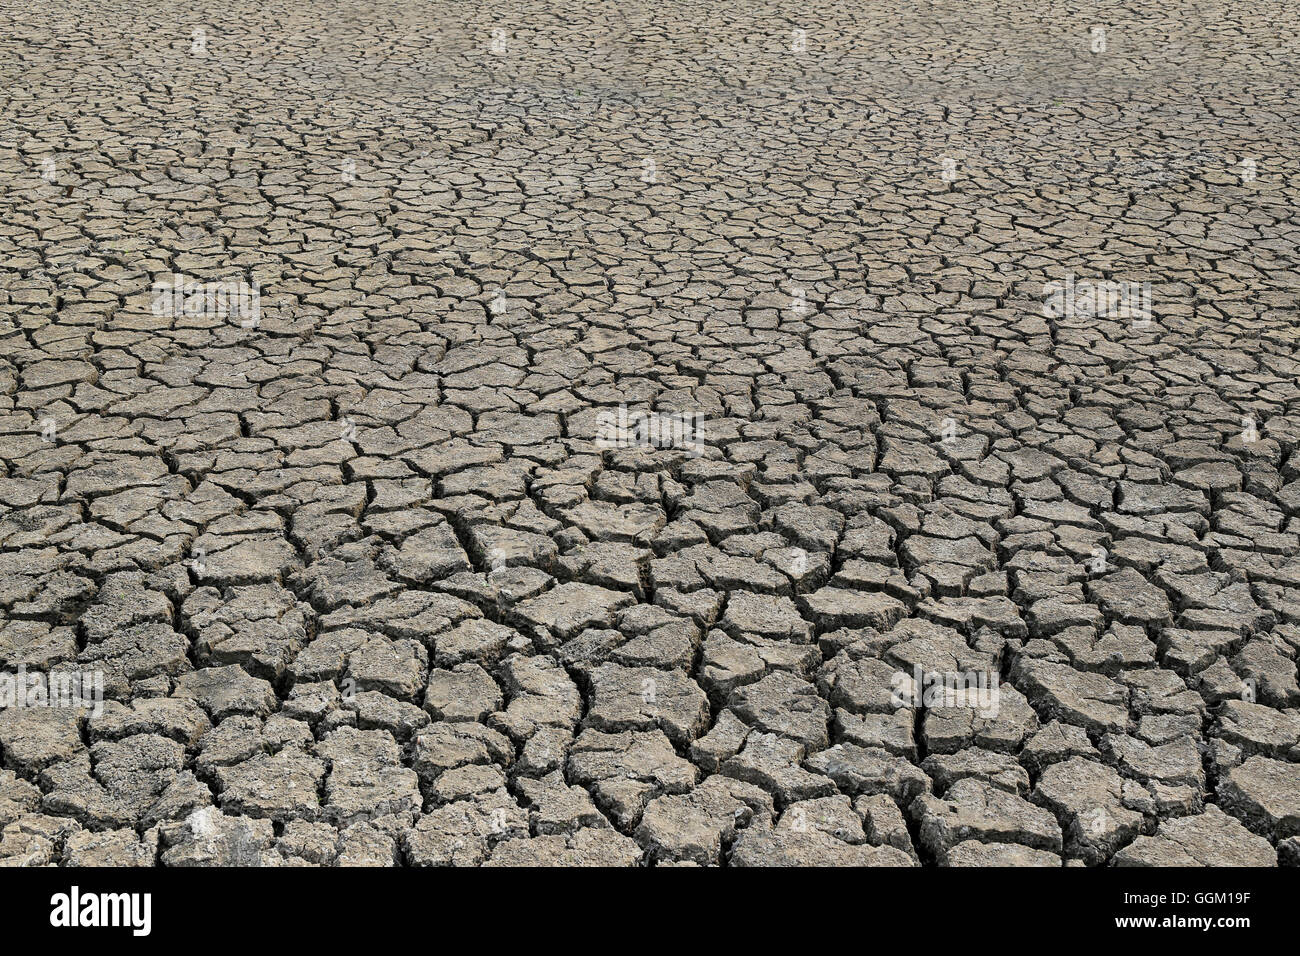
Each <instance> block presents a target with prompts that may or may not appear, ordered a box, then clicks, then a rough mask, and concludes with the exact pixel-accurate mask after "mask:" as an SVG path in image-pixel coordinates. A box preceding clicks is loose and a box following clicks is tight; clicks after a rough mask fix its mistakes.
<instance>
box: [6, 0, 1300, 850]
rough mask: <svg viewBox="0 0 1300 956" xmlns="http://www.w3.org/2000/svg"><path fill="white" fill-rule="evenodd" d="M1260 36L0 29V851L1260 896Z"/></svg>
mask: <svg viewBox="0 0 1300 956" xmlns="http://www.w3.org/2000/svg"><path fill="white" fill-rule="evenodd" d="M1295 11H1296V8H1295V5H1294V4H1290V3H1280V2H1274V0H1262V2H1254V3H1225V2H1202V3H1193V2H1181V0H1171V2H1159V3H1157V2H1149V0H1140V2H1136V3H1125V4H1115V3H1108V2H1103V3H1099V4H1080V3H1065V4H1047V3H1042V2H1029V0H1008V2H1002V3H994V2H988V0H965V2H951V3H908V4H896V5H895V4H889V5H886V4H879V3H865V2H849V0H810V2H807V3H803V4H794V3H788V2H787V3H779V2H757V3H735V2H727V0H723V2H709V3H681V2H664V3H643V4H636V3H631V2H622V0H620V2H613V0H605V2H596V0H566V2H563V3H559V2H553V3H547V2H522V3H510V4H502V5H500V6H493V5H491V4H451V3H445V2H433V3H418V4H417V3H409V2H402V3H398V2H391V0H381V2H372V3H359V2H354V0H328V2H317V3H289V2H286V0H269V2H256V3H255V2H251V0H227V2H220V0H214V2H205V0H200V2H197V3H157V2H151V3H133V4H122V3H108V2H102V0H50V2H48V3H40V4H27V3H24V4H20V3H15V2H12V0H7V2H5V3H4V4H3V7H2V8H0V80H2V82H0V671H3V672H4V673H5V674H7V675H14V674H17V673H19V672H20V669H21V671H22V672H24V673H26V674H27V675H32V674H36V675H48V674H50V673H56V672H72V671H77V672H83V671H84V672H91V673H96V674H98V675H100V676H101V677H102V681H103V691H104V697H105V700H104V702H103V706H102V708H101V709H99V711H98V712H96V710H95V709H94V708H91V709H87V708H73V707H66V706H63V707H50V706H21V707H20V706H17V705H16V704H15V705H14V706H9V707H8V708H7V709H5V710H4V711H3V712H0V831H2V835H0V858H2V861H3V862H4V863H6V864H17V865H21V864H28V865H43V864H49V863H54V864H107V865H128V864H129V865H162V866H185V865H207V864H236V865H261V866H288V865H303V864H310V865H360V864H369V865H374V864H379V865H392V864H396V865H403V866H430V865H444V864H454V865H463V866H474V865H481V864H489V865H501V864H505V865H511V864H536V863H549V864H565V865H588V864H604V865H667V864H679V863H695V864H704V865H712V864H720V865H727V866H755V865H774V864H790V863H804V864H839V865H849V866H896V865H897V866H909V865H923V866H936V865H972V864H975V865H979V864H990V863H996V864H1011V865H1016V866H1030V865H1034V866H1038V865H1047V866H1064V865H1080V864H1082V865H1089V866H1097V865H1113V864H1128V865H1132V864H1138V865H1141V864H1150V863H1178V864H1188V865H1222V864H1249V865H1276V864H1279V863H1281V864H1287V863H1295V862H1296V861H1297V857H1298V856H1300V836H1298V835H1297V834H1300V709H1298V708H1300V687H1298V686H1297V681H1296V657H1297V652H1298V649H1300V628H1298V627H1297V624H1300V452H1298V450H1297V446H1298V444H1300V390H1298V387H1297V380H1298V375H1300V361H1298V360H1297V354H1296V351H1297V342H1298V341H1300V339H1298V338H1297V331H1298V329H1300V323H1298V322H1297V314H1296V308H1297V262H1296V252H1297V245H1298V243H1300V223H1298V221H1297V200H1298V199H1300V189H1298V188H1297V182H1298V181H1297V178H1296V177H1297V173H1298V172H1300V169H1298V167H1300V160H1298V159H1297V157H1300V132H1298V130H1300V124H1298V123H1297V119H1298V118H1297V115H1296V112H1297V111H1296V103H1297V100H1296V84H1297V75H1298V73H1300V71H1298V70H1297V65H1298V59H1297V29H1296V26H1295V18H1294V14H1295ZM1094 28H1101V29H1103V30H1104V33H1102V34H1099V33H1097V32H1096V30H1095V29H1094ZM798 31H803V32H802V33H800V32H798ZM174 276H182V277H184V280H185V281H188V282H192V283H195V282H197V283H208V282H217V281H231V282H242V283H246V284H247V285H249V286H252V285H253V284H256V287H257V290H258V292H259V294H260V300H259V301H260V313H259V315H258V317H257V321H250V320H248V318H247V315H246V314H245V313H232V312H231V310H224V311H223V310H222V309H221V308H202V309H199V308H195V309H182V310H180V312H179V313H178V312H177V311H176V310H174V309H173V310H171V311H168V309H167V308H166V307H165V303H163V304H164V307H163V308H159V304H160V301H159V300H158V299H157V298H156V297H155V295H154V293H153V291H152V287H153V284H154V283H155V282H171V281H173V277H174ZM1069 281H1074V282H1087V281H1095V282H1109V283H1120V284H1126V283H1136V284H1137V285H1138V287H1144V288H1146V289H1148V290H1149V293H1150V301H1151V309H1150V317H1149V321H1148V320H1145V319H1138V318H1135V317H1133V316H1124V315H1120V314H1118V313H1117V312H1115V311H1114V310H1108V309H1091V310H1089V309H1087V308H1075V309H1068V308H1066V309H1055V308H1053V307H1050V301H1049V300H1050V298H1051V290H1052V289H1053V288H1059V286H1058V287H1054V286H1052V285H1051V284H1052V283H1065V282H1069ZM1147 283H1149V285H1147V286H1143V284H1147ZM1045 305H1049V307H1048V308H1045ZM1076 305H1077V303H1076ZM620 405H622V406H626V410H627V413H628V414H629V415H635V414H636V413H637V412H638V411H643V410H653V411H654V412H656V413H658V415H659V418H658V419H656V421H659V422H660V423H662V424H664V425H665V426H670V425H671V426H672V428H669V429H668V431H669V432H671V434H669V436H668V437H669V438H671V439H672V440H670V441H663V442H661V443H660V444H662V445H663V447H654V446H650V445H648V444H647V443H646V442H644V441H642V440H641V439H640V438H638V437H637V436H636V435H632V436H629V435H627V434H626V433H617V434H615V433H611V432H610V429H609V422H610V416H611V415H613V416H614V419H615V421H617V412H618V408H619V406H620ZM602 415H603V416H604V417H602ZM678 425H681V426H683V427H682V428H681V429H679V430H678V431H675V432H674V431H673V429H674V428H677V426H678ZM611 436H612V437H611ZM661 437H662V436H661ZM918 674H919V675H922V677H923V678H924V676H925V675H927V674H937V675H967V674H983V675H988V676H989V677H990V678H991V683H990V684H989V685H988V687H987V688H986V689H987V690H988V691H989V693H990V694H994V692H996V693H995V696H994V697H993V699H991V700H988V699H986V700H984V702H983V703H984V704H985V705H987V706H983V707H975V706H971V705H970V702H969V701H964V702H963V701H960V700H956V699H948V698H931V699H927V698H926V697H924V696H922V697H921V698H920V699H919V700H918V699H915V698H903V699H900V695H899V689H900V687H901V688H903V689H904V690H906V689H907V688H908V687H909V686H910V685H909V684H908V682H909V681H915V679H916V676H917V675H918ZM10 683H11V685H12V680H11V681H10Z"/></svg>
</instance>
